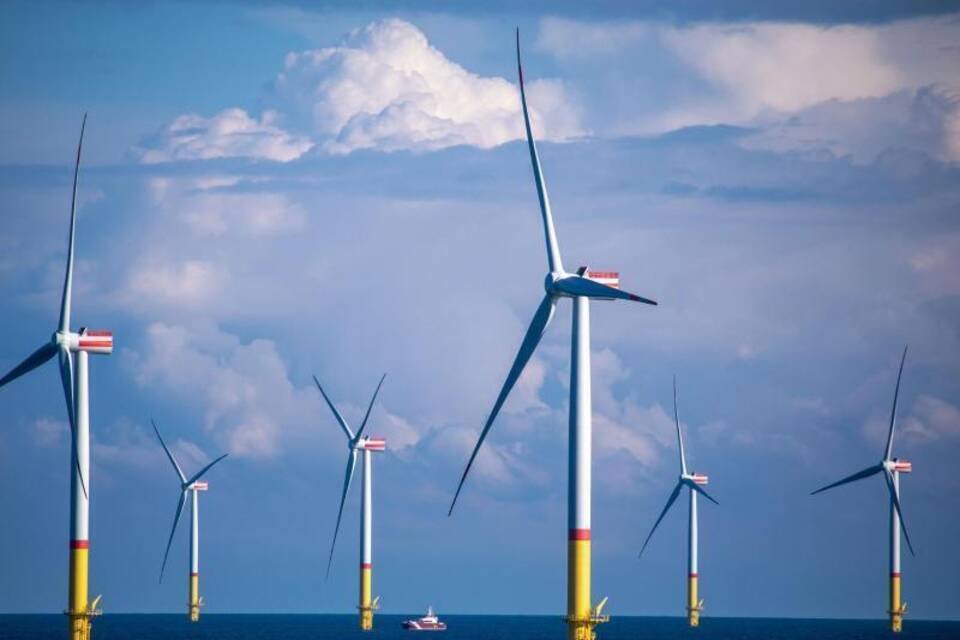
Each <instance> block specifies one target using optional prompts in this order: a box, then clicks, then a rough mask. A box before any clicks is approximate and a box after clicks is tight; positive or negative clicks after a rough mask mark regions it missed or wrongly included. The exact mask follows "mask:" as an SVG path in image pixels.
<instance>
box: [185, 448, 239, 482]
mask: <svg viewBox="0 0 960 640" xmlns="http://www.w3.org/2000/svg"><path fill="white" fill-rule="evenodd" d="M228 455H230V454H229V453H225V454H223V455H222V456H220V457H219V458H217V459H216V460H214V461H213V462H211V463H210V464H208V465H207V466H205V467H204V468H203V469H200V471H198V472H196V473H195V474H193V477H192V478H190V479H189V480H187V484H193V483H194V482H196V481H197V480H199V479H200V478H201V477H202V476H203V474H205V473H206V472H207V471H209V470H210V467H212V466H213V465H215V464H217V463H218V462H220V461H221V460H223V459H224V458H226V457H227V456H228Z"/></svg>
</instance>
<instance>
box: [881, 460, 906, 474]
mask: <svg viewBox="0 0 960 640" xmlns="http://www.w3.org/2000/svg"><path fill="white" fill-rule="evenodd" d="M883 467H884V468H885V469H886V470H887V471H889V472H891V473H893V472H897V473H910V472H912V471H913V463H912V462H909V461H907V460H901V459H900V458H894V459H893V460H887V461H885V462H884V463H883Z"/></svg>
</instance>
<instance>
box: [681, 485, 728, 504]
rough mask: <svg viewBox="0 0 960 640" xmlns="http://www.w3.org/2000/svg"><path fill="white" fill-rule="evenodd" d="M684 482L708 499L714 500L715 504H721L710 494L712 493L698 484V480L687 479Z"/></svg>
mask: <svg viewBox="0 0 960 640" xmlns="http://www.w3.org/2000/svg"><path fill="white" fill-rule="evenodd" d="M684 484H686V485H687V486H688V487H690V488H691V489H693V490H694V491H696V492H697V493H699V494H700V495H702V496H703V497H704V498H706V499H707V500H709V501H710V502H712V503H713V504H715V505H719V504H720V503H719V502H717V501H716V500H714V499H713V498H712V497H711V496H710V494H709V493H707V492H706V490H705V489H704V488H703V487H701V486H700V485H698V484H697V483H696V482H694V481H693V480H687V481H686V482H685V483H684Z"/></svg>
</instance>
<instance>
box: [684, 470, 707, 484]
mask: <svg viewBox="0 0 960 640" xmlns="http://www.w3.org/2000/svg"><path fill="white" fill-rule="evenodd" d="M680 481H681V482H685V481H686V482H692V483H693V484H698V485H706V484H709V483H710V478H709V477H707V476H705V475H703V474H702V473H683V474H680Z"/></svg>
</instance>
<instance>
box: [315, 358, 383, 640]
mask: <svg viewBox="0 0 960 640" xmlns="http://www.w3.org/2000/svg"><path fill="white" fill-rule="evenodd" d="M386 377H387V374H383V377H381V378H380V382H379V383H378V384H377V389H376V391H374V392H373V397H372V398H370V404H369V405H368V406H367V413H366V414H365V415H364V416H363V422H361V423H360V428H359V429H358V430H357V433H356V435H354V433H353V431H351V430H350V427H349V426H348V425H347V421H346V420H344V418H343V416H342V415H340V412H339V411H337V408H336V407H335V406H334V404H333V402H332V401H331V400H330V398H329V397H328V396H327V393H326V392H325V391H324V390H323V387H322V386H320V381H319V380H317V377H316V376H314V377H313V381H314V382H316V383H317V389H319V390H320V394H321V395H322V396H323V399H324V400H326V401H327V405H328V406H329V407H330V411H332V412H333V416H334V417H335V418H336V419H337V423H338V424H339V425H340V428H341V429H343V433H344V435H346V436H347V450H348V451H349V452H350V453H349V456H348V457H347V472H346V474H345V475H344V477H343V494H342V495H341V496H340V509H339V511H337V526H336V527H335V528H334V530H333V542H332V543H331V544H330V557H329V558H328V559H327V574H326V578H329V577H330V565H331V563H332V562H333V550H334V548H335V547H336V546H337V533H339V531H340V518H341V517H342V516H343V504H344V502H346V500H347V491H349V490H350V481H351V480H353V470H354V468H355V467H356V466H357V453H358V452H362V453H363V473H362V475H361V482H360V495H361V502H360V504H361V508H360V605H359V606H358V607H357V609H359V610H360V628H361V629H363V630H364V631H370V630H371V629H373V612H374V611H375V610H376V609H378V608H379V606H378V605H379V603H380V596H377V597H376V598H375V599H372V600H371V597H370V596H371V592H372V590H373V459H372V457H371V454H372V453H375V452H381V451H384V450H386V448H387V441H386V440H384V439H383V438H371V437H370V436H364V435H363V430H364V428H365V427H366V426H367V419H368V418H369V417H370V410H371V409H373V403H374V402H376V400H377V394H378V393H380V387H381V386H383V380H384V378H386ZM326 578H325V579H326Z"/></svg>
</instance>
